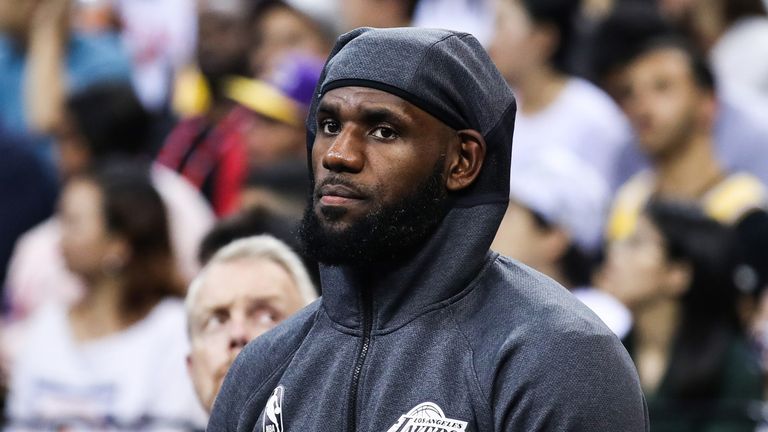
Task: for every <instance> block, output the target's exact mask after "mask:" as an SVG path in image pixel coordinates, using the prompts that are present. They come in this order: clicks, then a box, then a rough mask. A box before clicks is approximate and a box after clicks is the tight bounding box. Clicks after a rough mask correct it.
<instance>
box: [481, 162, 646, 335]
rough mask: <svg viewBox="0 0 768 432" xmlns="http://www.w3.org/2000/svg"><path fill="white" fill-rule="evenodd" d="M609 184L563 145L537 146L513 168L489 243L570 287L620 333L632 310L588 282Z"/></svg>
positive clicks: (598, 246)
mask: <svg viewBox="0 0 768 432" xmlns="http://www.w3.org/2000/svg"><path fill="white" fill-rule="evenodd" d="M609 200H610V191H609V188H608V184H607V183H606V182H605V180H604V179H603V178H602V177H601V176H600V174H599V173H598V172H597V170H595V169H594V168H592V167H591V166H590V165H589V164H588V163H587V162H586V161H584V160H582V159H581V158H580V157H578V156H576V155H574V154H572V153H570V152H569V151H567V150H563V149H555V148H548V149H542V150H539V151H537V152H535V154H534V155H532V157H531V163H529V164H527V165H522V166H520V167H518V168H517V169H516V170H515V175H514V176H512V177H511V181H510V203H509V207H508V208H507V213H506V214H505V215H504V219H503V220H502V222H501V226H500V227H499V231H498V232H497V233H496V238H495V239H494V242H493V245H491V248H492V249H493V250H495V251H497V252H499V253H501V254H503V255H507V256H509V257H511V258H514V259H517V260H519V261H521V262H522V263H524V264H526V265H529V266H531V267H533V268H534V269H536V270H538V271H540V272H542V273H544V274H545V275H547V276H549V277H551V278H553V279H555V280H556V281H557V282H558V283H560V284H561V285H563V286H564V287H566V288H568V289H569V290H570V291H571V292H572V293H573V294H574V295H575V296H576V297H577V298H578V299H579V300H581V301H582V302H583V303H584V304H586V305H587V306H588V307H589V308H590V309H592V311H593V312H595V314H597V316H599V317H600V319H602V320H603V322H605V324H606V325H607V326H608V328H610V329H611V330H612V331H613V332H614V333H615V334H616V335H617V336H618V337H619V338H623V337H624V336H626V334H627V332H628V331H629V329H630V328H631V326H632V316H631V314H630V312H629V310H628V309H627V308H626V307H624V306H623V305H622V304H621V303H620V302H619V301H618V300H617V299H616V298H614V297H613V296H612V295H610V294H608V293H607V292H605V291H600V290H598V289H595V288H592V286H591V282H592V273H593V271H594V270H595V269H596V267H597V264H598V255H599V252H600V250H601V248H602V240H603V231H604V225H605V223H606V219H607V216H608V205H609V203H610V201H609Z"/></svg>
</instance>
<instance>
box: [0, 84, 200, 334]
mask: <svg viewBox="0 0 768 432" xmlns="http://www.w3.org/2000/svg"><path fill="white" fill-rule="evenodd" d="M150 128H151V118H150V116H149V115H148V114H147V112H146V111H145V110H144V108H143V107H142V106H141V104H140V103H139V101H138V99H137V98H136V96H135V95H134V93H133V90H132V88H131V86H130V85H129V84H128V83H125V84H100V85H95V86H93V87H91V88H87V89H85V90H84V91H82V92H80V93H77V94H75V95H73V96H72V97H70V98H69V100H68V101H67V104H66V108H65V115H64V116H63V120H62V122H61V123H60V124H59V125H58V127H56V128H55V133H54V135H55V136H56V144H57V149H58V151H59V156H58V158H57V162H58V164H59V174H60V175H61V177H62V178H63V179H67V178H70V177H72V176H74V175H77V174H79V173H81V172H83V171H85V170H87V169H89V168H92V167H94V166H98V165H101V164H103V163H104V162H105V161H108V160H110V159H114V158H116V157H122V158H126V157H128V158H132V159H138V160H147V161H149V158H148V144H147V137H148V135H149V133H150V132H149V131H150ZM152 181H153V183H154V184H155V187H156V188H157V190H158V191H159V192H160V194H161V196H162V198H163V200H164V201H165V203H166V205H167V207H168V211H169V215H170V227H171V234H172V237H171V238H172V241H173V249H174V255H175V256H176V258H177V266H176V268H177V269H178V270H179V272H180V274H181V275H182V276H184V277H185V279H186V280H191V279H192V277H193V276H194V274H195V273H196V272H197V269H198V266H197V262H196V257H195V253H196V250H197V245H198V243H199V241H200V239H202V237H203V235H204V234H205V232H206V231H207V230H208V229H209V228H210V227H211V225H212V224H213V215H212V213H211V211H210V209H209V208H208V207H207V205H206V203H205V200H204V199H203V198H202V197H201V196H200V195H199V194H198V193H197V191H196V190H195V189H194V188H193V187H192V186H191V185H189V184H188V183H187V182H186V181H184V180H183V179H182V178H180V177H179V176H178V175H177V174H175V173H173V172H172V171H170V170H168V169H167V168H165V167H162V166H160V165H158V164H153V166H152ZM60 236H61V225H60V220H59V219H58V218H57V217H53V218H51V219H49V220H47V221H46V222H44V223H43V224H41V225H39V226H37V227H36V228H34V229H33V230H31V231H30V232H28V233H26V234H25V235H24V236H23V237H22V238H21V240H20V241H19V242H18V245H17V247H16V249H15V251H14V254H13V259H12V262H11V267H10V268H9V274H8V280H7V284H6V285H7V288H8V290H9V292H8V294H9V296H8V299H9V301H10V307H11V311H10V313H11V318H12V319H14V320H19V319H22V318H24V317H26V316H27V315H28V314H29V313H30V312H32V310H34V309H35V308H36V307H38V306H39V305H40V303H41V302H43V301H61V302H63V303H69V302H72V301H74V300H75V299H76V298H77V297H78V296H79V295H80V293H81V288H80V286H79V284H78V283H77V281H76V280H75V279H74V278H73V277H72V275H71V274H70V273H69V272H67V271H66V269H65V267H64V262H63V260H62V257H61V254H60V253H59V250H58V248H57V246H56V245H57V243H58V242H59V237H60ZM40 262H45V263H46V265H45V266H43V267H41V266H40Z"/></svg>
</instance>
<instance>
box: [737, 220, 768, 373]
mask: <svg viewBox="0 0 768 432" xmlns="http://www.w3.org/2000/svg"><path fill="white" fill-rule="evenodd" d="M736 234H737V239H738V241H739V243H740V244H741V246H742V248H743V253H744V256H745V263H744V265H742V266H741V267H740V268H739V269H738V272H737V282H738V285H739V288H740V290H741V293H742V296H741V299H740V300H741V302H740V304H739V312H740V315H741V317H742V321H743V322H744V324H745V327H746V328H747V329H748V330H749V331H750V334H751V336H752V338H753V340H754V342H755V345H756V346H757V347H758V348H759V349H760V353H761V360H762V366H763V371H764V372H766V373H768V289H766V288H768V212H766V211H764V210H756V211H752V212H750V213H749V214H748V215H746V216H745V217H744V219H743V220H742V221H741V223H739V225H738V226H737V227H736Z"/></svg>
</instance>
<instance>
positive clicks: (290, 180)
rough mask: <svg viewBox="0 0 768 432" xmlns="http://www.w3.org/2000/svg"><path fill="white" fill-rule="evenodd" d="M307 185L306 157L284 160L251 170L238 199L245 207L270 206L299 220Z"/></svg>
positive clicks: (306, 196)
mask: <svg viewBox="0 0 768 432" xmlns="http://www.w3.org/2000/svg"><path fill="white" fill-rule="evenodd" d="M310 187H311V185H310V181H309V176H307V162H306V160H285V161H282V162H279V163H276V164H274V165H270V166H268V167H265V168H263V169H259V170H255V171H253V172H251V173H250V174H249V175H248V178H247V179H246V181H245V185H244V186H243V190H242V192H241V194H240V197H241V198H240V200H241V202H242V204H243V208H246V209H247V208H254V207H267V208H274V209H277V210H279V211H281V212H283V213H286V214H288V215H291V216H292V217H293V216H295V217H296V219H300V218H301V216H302V214H303V213H304V208H305V207H306V205H307V198H308V197H309V190H310Z"/></svg>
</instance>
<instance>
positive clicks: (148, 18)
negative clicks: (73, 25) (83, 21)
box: [86, 0, 197, 113]
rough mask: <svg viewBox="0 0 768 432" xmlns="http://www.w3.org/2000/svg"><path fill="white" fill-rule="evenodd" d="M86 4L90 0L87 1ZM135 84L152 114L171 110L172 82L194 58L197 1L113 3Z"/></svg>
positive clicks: (119, 0)
mask: <svg viewBox="0 0 768 432" xmlns="http://www.w3.org/2000/svg"><path fill="white" fill-rule="evenodd" d="M86 1H87V0H86ZM111 3H112V7H113V8H114V11H115V14H116V15H117V16H118V17H119V19H120V23H121V29H120V33H121V37H122V41H123V44H124V45H125V48H126V50H127V51H128V53H129V54H130V56H131V66H132V67H133V83H134V87H135V88H136V93H137V95H138V96H139V99H140V100H141V102H142V103H143V104H144V106H145V107H146V108H147V109H149V110H150V111H151V112H153V113H154V112H159V111H163V110H165V109H167V108H168V102H169V98H170V93H171V88H172V80H173V78H174V76H175V75H176V74H177V73H178V72H179V71H180V70H181V68H182V67H183V66H184V65H186V64H188V63H189V62H190V61H191V60H192V57H193V55H194V50H195V39H196V35H195V32H196V31H197V15H196V7H195V6H196V0H152V1H135V0H114V1H112V2H111Z"/></svg>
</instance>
